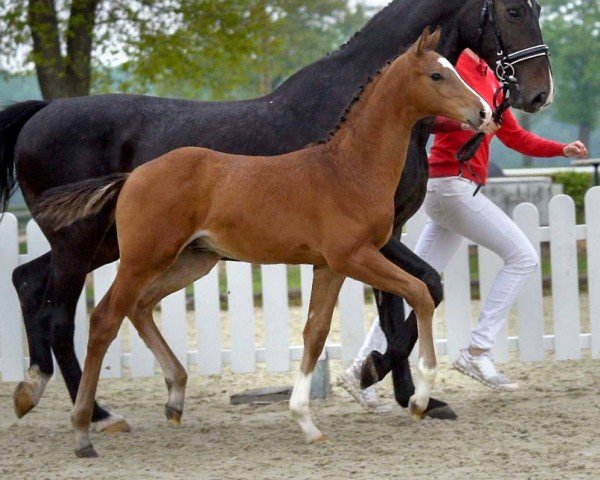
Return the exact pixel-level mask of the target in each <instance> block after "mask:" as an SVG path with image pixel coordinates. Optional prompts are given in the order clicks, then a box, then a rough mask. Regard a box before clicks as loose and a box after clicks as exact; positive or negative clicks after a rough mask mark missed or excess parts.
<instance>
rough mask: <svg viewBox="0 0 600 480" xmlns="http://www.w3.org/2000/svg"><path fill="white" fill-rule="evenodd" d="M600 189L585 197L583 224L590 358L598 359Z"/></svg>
mask: <svg viewBox="0 0 600 480" xmlns="http://www.w3.org/2000/svg"><path fill="white" fill-rule="evenodd" d="M599 205H600V187H594V188H592V189H590V190H588V192H587V194H586V195H585V223H586V225H587V260H588V264H587V274H588V301H589V305H590V333H591V336H592V358H600V215H598V212H597V211H596V209H597V208H598V206H599Z"/></svg>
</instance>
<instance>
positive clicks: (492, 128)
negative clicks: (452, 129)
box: [463, 121, 502, 135]
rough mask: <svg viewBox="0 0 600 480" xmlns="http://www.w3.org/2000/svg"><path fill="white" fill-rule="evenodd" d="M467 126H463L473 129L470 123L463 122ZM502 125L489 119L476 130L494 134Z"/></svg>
mask: <svg viewBox="0 0 600 480" xmlns="http://www.w3.org/2000/svg"><path fill="white" fill-rule="evenodd" d="M463 125H464V126H465V127H466V128H464V127H463V130H473V128H471V127H470V126H469V125H467V124H463ZM501 126H502V125H499V124H497V123H496V122H494V121H489V122H486V123H484V124H483V125H481V127H479V130H474V131H476V132H483V133H485V134H486V135H492V134H493V133H496V131H497V130H498V129H499V128H500V127H501Z"/></svg>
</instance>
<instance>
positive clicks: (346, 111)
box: [308, 53, 402, 146]
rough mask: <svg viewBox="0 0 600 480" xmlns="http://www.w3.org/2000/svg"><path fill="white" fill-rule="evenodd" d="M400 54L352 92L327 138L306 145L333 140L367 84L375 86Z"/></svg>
mask: <svg viewBox="0 0 600 480" xmlns="http://www.w3.org/2000/svg"><path fill="white" fill-rule="evenodd" d="M401 55H402V53H401V54H399V55H397V56H396V57H394V58H392V59H390V60H388V61H387V62H386V64H385V66H384V67H383V68H381V69H380V70H377V71H376V72H375V73H374V74H373V75H372V76H369V77H367V79H366V81H365V83H363V84H362V85H361V86H360V87H359V88H358V90H357V91H356V93H355V94H354V96H353V98H352V100H350V103H349V104H348V106H347V107H346V108H345V109H344V111H343V113H342V115H341V116H340V118H339V120H338V123H337V124H336V125H335V127H333V128H332V129H331V130H330V131H329V133H328V135H327V138H324V139H321V140H319V141H317V142H315V143H312V144H310V145H308V146H314V145H324V144H327V143H329V142H331V140H333V138H335V136H336V134H337V133H338V132H339V131H340V129H341V128H342V126H343V125H344V123H345V122H346V120H348V116H349V115H350V113H351V112H352V109H353V108H354V106H355V105H356V104H357V103H359V102H360V100H361V99H362V98H363V95H364V93H365V92H366V90H367V88H368V87H369V86H373V87H374V86H375V85H376V84H377V83H378V82H379V80H380V79H381V76H382V74H383V73H385V72H386V71H387V70H388V69H389V68H390V66H391V65H392V63H394V61H395V60H396V59H398V58H399V57H400V56H401Z"/></svg>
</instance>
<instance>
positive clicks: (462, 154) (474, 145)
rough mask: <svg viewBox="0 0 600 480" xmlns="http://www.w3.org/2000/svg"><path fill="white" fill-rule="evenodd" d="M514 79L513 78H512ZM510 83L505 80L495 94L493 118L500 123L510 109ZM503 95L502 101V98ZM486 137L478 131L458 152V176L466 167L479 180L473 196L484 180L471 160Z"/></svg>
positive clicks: (461, 174)
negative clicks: (475, 171) (472, 167)
mask: <svg viewBox="0 0 600 480" xmlns="http://www.w3.org/2000/svg"><path fill="white" fill-rule="evenodd" d="M511 81H512V79H511ZM509 89H510V83H509V82H503V83H502V86H501V87H500V88H499V89H498V90H496V93H495V94H494V113H492V119H493V121H494V122H495V123H497V124H498V125H501V124H502V115H503V114H504V112H506V111H507V110H508V108H509V107H510V102H509V96H510V90H509ZM501 97H502V101H500V98H501ZM484 138H485V133H483V132H478V133H476V134H475V135H473V136H472V137H471V138H470V140H468V141H467V142H466V143H465V144H464V145H463V146H462V147H460V149H459V150H458V152H456V158H457V159H458V176H459V177H462V176H463V172H464V170H465V169H467V171H468V172H469V174H470V175H471V176H472V177H473V178H475V179H476V180H477V188H476V189H475V192H474V193H473V196H475V195H477V194H478V193H479V191H480V190H481V188H482V187H483V182H482V180H481V179H480V178H479V177H478V176H477V174H476V173H474V172H473V170H472V169H471V165H470V163H469V161H470V160H471V159H472V158H473V157H474V156H475V154H476V153H477V150H479V147H480V146H481V143H482V142H483V139H484Z"/></svg>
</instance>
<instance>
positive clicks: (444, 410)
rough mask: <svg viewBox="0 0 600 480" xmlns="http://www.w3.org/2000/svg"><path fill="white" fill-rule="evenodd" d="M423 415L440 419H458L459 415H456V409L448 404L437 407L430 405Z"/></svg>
mask: <svg viewBox="0 0 600 480" xmlns="http://www.w3.org/2000/svg"><path fill="white" fill-rule="evenodd" d="M440 403H443V402H440ZM429 404H430V405H431V402H429ZM423 416H425V417H429V418H437V419H438V420H456V419H457V418H458V415H456V413H455V412H454V410H452V407H451V406H450V405H447V404H442V405H438V406H436V407H428V408H427V410H425V413H424V415H423Z"/></svg>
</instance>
